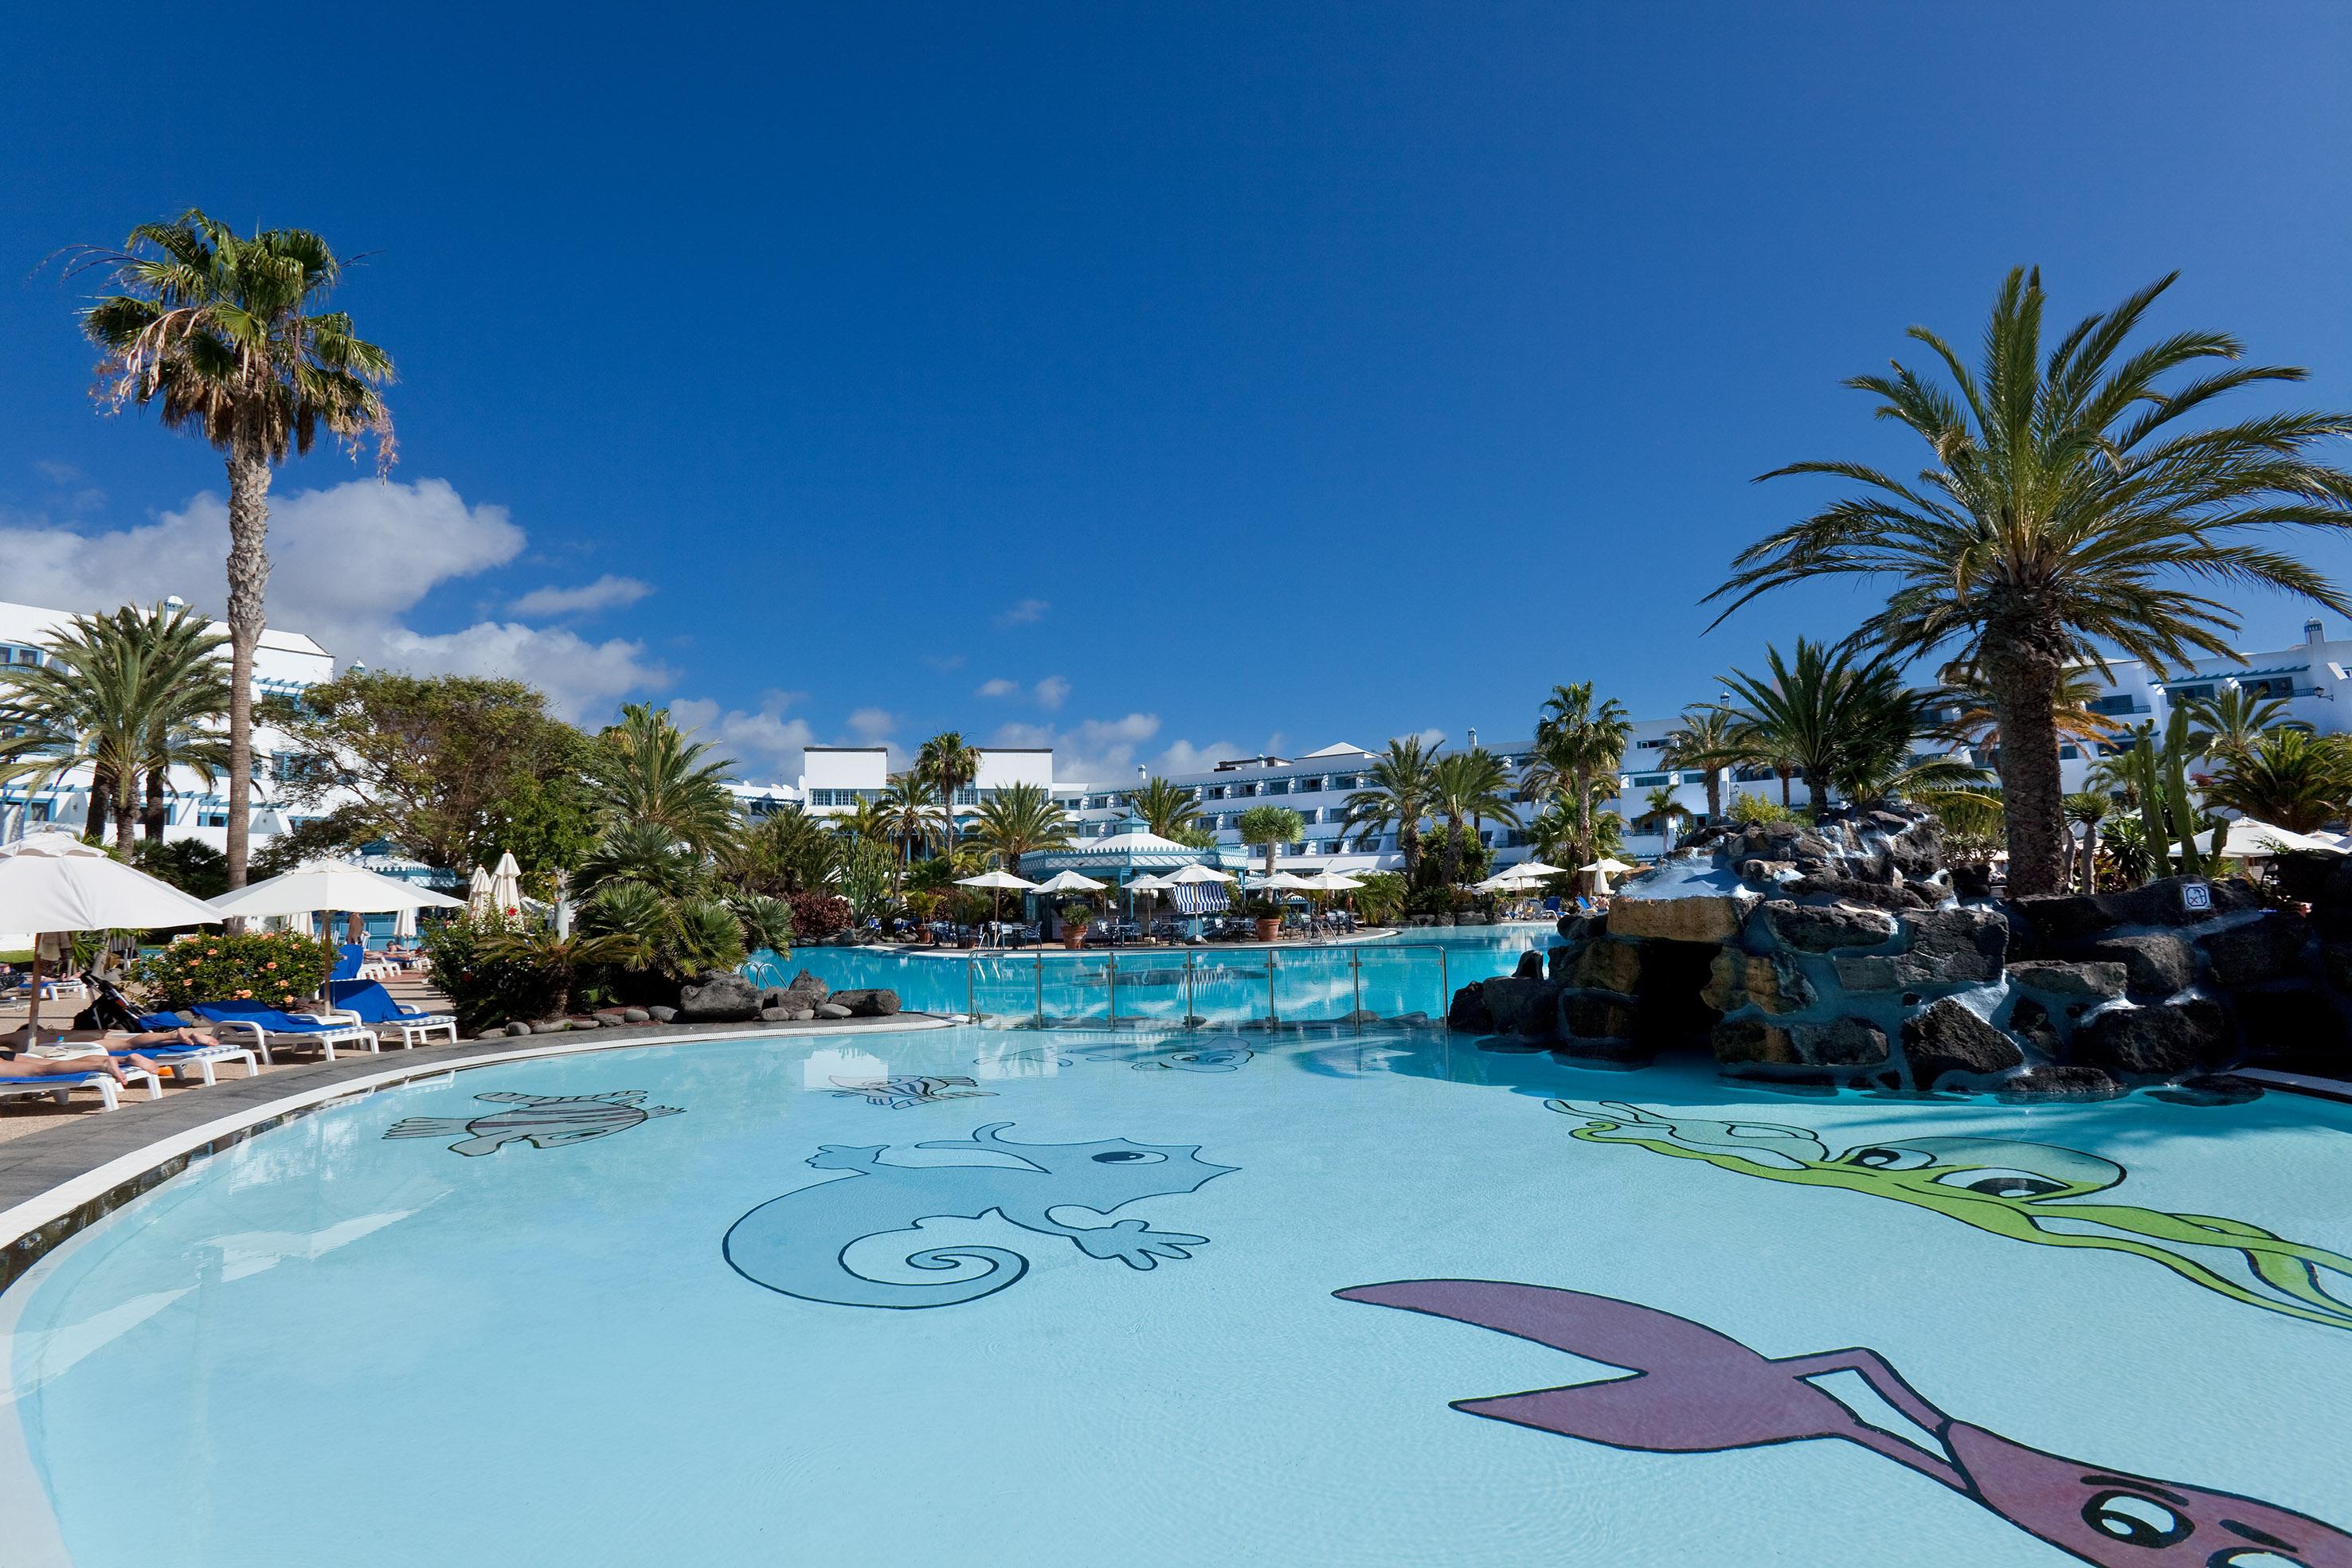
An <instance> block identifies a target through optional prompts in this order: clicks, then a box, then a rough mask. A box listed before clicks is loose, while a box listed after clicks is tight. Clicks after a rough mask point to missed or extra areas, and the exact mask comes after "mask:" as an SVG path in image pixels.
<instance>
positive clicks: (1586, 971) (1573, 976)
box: [1570, 937, 1642, 995]
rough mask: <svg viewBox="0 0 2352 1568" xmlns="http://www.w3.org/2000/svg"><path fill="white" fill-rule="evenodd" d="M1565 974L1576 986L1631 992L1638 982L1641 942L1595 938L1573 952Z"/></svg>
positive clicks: (1639, 980)
mask: <svg viewBox="0 0 2352 1568" xmlns="http://www.w3.org/2000/svg"><path fill="white" fill-rule="evenodd" d="M1570 981H1571V982H1572V983H1573V984H1576V985H1579V986H1589V987H1591V988H1594V989H1596V990H1603V991H1623V992H1625V993H1627V994H1628V995H1631V994H1632V992H1633V989H1634V988H1636V987H1637V986H1639V985H1640V984H1641V982H1642V945H1641V944H1640V943H1639V942H1630V941H1627V940H1625V939H1623V938H1622V937H1609V938H1604V939H1603V940H1601V941H1598V942H1595V943H1593V944H1592V945H1591V946H1588V947H1586V948H1585V949H1584V950H1583V951H1582V952H1581V953H1580V954H1579V955H1578V956H1577V960H1576V967H1575V968H1574V969H1573V970H1572V971H1571V972H1570Z"/></svg>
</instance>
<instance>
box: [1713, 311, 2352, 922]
mask: <svg viewBox="0 0 2352 1568" xmlns="http://www.w3.org/2000/svg"><path fill="white" fill-rule="evenodd" d="M2174 276H2178V275H2174ZM2172 281H2173V277H2164V278H2162V279H2159V280H2158V282H2156V283H2154V284H2151V285H2149V286H2148V287H2145V288H2142V289H2140V290H2139V291H2137V293H2135V294H2133V295H2131V296H2130V297H2129V298H2126V299H2125V300H2124V301H2123V302H2122V303H2121V304H2119V305H2117V306H2116V308H2114V309H2112V310H2108V311H2105V312H2102V313H2098V314H2095V315H2092V316H2089V317H2086V318H2084V319H2083V320H2082V321H2081V322H2080V323H2079V324H2077V325H2076V326H2075V327H2074V328H2073V329H2071V330H2069V331H2068V332H2066V334H2065V335H2064V336H2063V338H2061V339H2060V340H2059V341H2058V343H2057V345H2056V346H2055V347H2054V348H2052V349H2051V350H2049V351H2048V353H2047V354H2046V355H2045V354H2044V353H2043V351H2042V306H2043V296H2042V278H2041V274H2040V272H2039V271H2038V270H2037V271H2035V272H2033V273H2032V274H2031V275H2029V274H2028V273H2027V272H2026V271H2025V270H2024V269H2023V268H2018V269H2016V270H2013V271H2011V273H2010V275H2009V277H2008V280H2007V281H2006V282H2005V283H2004V284H2003V285H2002V286H2001V289H2000V295H1999V297H1998V298H1996V300H1995V302H1994V305H1993V310H1992V319H1991V323H1990V329H1989V330H1988V332H1987V334H1986V339H1985V348H1984V355H1983V361H1982V364H1981V368H1980V369H1979V370H1978V371H1970V370H1969V368H1968V366H1967V365H1966V364H1964V363H1963V362H1962V361H1961V359H1960V357H1959V355H1958V353H1957V352H1955V351H1954V350H1952V348H1951V347H1950V345H1948V343H1946V342H1945V341H1944V340H1943V339H1941V338H1939V337H1937V335H1936V334H1935V333H1933V332H1931V331H1929V330H1927V329H1926V328H1924V327H1914V328H1912V329H1911V331H1910V336H1911V337H1912V338H1913V339H1915V340H1917V341H1919V342H1920V343H1923V344H1925V345H1926V346H1927V350H1928V351H1929V352H1931V353H1933V354H1934V355H1935V356H1936V357H1937V360H1938V361H1940V362H1941V364H1942V366H1943V369H1944V371H1946V373H1947V374H1948V376H1949V378H1950V381H1951V386H1950V388H1946V387H1944V386H1942V385H1938V384H1936V383H1935V382H1933V381H1932V380H1928V379H1923V378H1922V377H1920V376H1919V375H1917V374H1916V373H1915V372H1914V371H1911V370H1909V369H1907V368H1905V367H1904V366H1901V365H1899V364H1898V365H1896V366H1895V369H1894V371H1893V372H1892V373H1890V374H1885V375H1868V376H1857V377H1855V378H1853V380H1852V381H1850V382H1847V383H1846V384H1847V385H1849V386H1852V387H1854V388H1856V389H1858V390H1860V391H1864V392H1870V393H1872V394H1873V395H1874V396H1875V397H1876V398H1877V399H1878V400H1879V408H1878V410H1877V413H1878V414H1879V417H1881V418H1885V419H1893V420H1895V421H1897V422H1899V423H1903V424H1906V425H1908V426H1909V427H1910V428H1911V429H1912V430H1914V431H1916V432H1917V433H1918V434H1919V435H1920V437H1921V438H1922V439H1923V440H1925V441H1926V442H1927V445H1928V448H1929V450H1930V452H1931V454H1932V458H1931V463H1932V466H1930V467H1929V468H1928V469H1927V471H1926V472H1925V473H1924V474H1922V475H1921V476H1919V477H1918V478H1917V479H1916V481H1913V482H1906V481H1904V480H1902V479H1899V478H1896V477H1895V476H1893V475H1890V474H1887V473H1885V472H1882V471H1881V470H1879V469H1877V468H1874V467H1872V466H1870V465H1867V464H1862V463H1852V462H1826V463H1822V462H1817V463H1798V464H1792V465H1790V466H1788V467H1785V468H1780V469H1776V470H1774V471H1773V473H1772V474H1768V475H1766V476H1765V477H1767V478H1772V477H1776V476H1780V475H1788V474H1820V475H1828V476H1832V477H1835V478H1840V479H1844V480H1849V481H1851V482H1853V484H1856V485H1858V486H1863V489H1862V491H1861V493H1859V494H1855V495H1853V496H1849V497H1845V498H1843V499H1841V500H1837V501H1833V502H1832V503H1831V504H1830V505H1829V506H1827V507H1823V508H1822V510H1820V511H1818V512H1816V513H1814V514H1813V515H1812V516H1811V517H1807V518H1805V519H1803V520H1802V521H1801V522H1797V523H1794V524H1791V525H1790V526H1789V527H1787V528H1782V529H1780V531H1778V532H1777V533H1774V534H1771V535H1769V536H1768V537H1767V538H1763V539H1760V540H1759V541H1758V542H1757V543H1756V544H1754V545H1751V546H1750V547H1748V549H1746V550H1744V551H1742V552H1741V553H1740V554H1739V555H1738V557H1737V558H1736V559H1735V560H1734V561H1733V563H1732V567H1733V570H1732V573H1731V576H1730V578H1729V579H1728V580H1727V581H1726V582H1725V583H1724V584H1723V586H1722V587H1720V588H1718V589H1717V590H1716V591H1715V592H1714V593H1712V594H1710V595H1708V597H1709V598H1710V599H1727V600H1728V601H1729V603H1728V605H1727V608H1726V609H1725V611H1724V614H1726V615H1728V614H1729V613H1731V612H1732V611H1734V610H1737V609H1738V607H1739V606H1741V605H1743V604H1745V603H1747V602H1748V601H1750V600H1752V599H1754V598H1755V597H1756V596H1757V595H1759V594H1761V593H1765V592H1768V591H1771V590H1772V589H1775V588H1779V587H1782V586H1784V585H1786V584H1790V583H1794V582H1799V581H1809V580H1815V579H1819V578H1821V577H1823V576H1826V575H1831V574H1858V575H1868V576H1880V575H1884V576H1888V577H1892V578H1893V579H1894V580H1895V589H1894V591H1893V592H1892V593H1891V594H1890V595H1889V597H1888V599H1887V602H1886V607H1885V610H1883V611H1881V612H1878V613H1877V614H1875V615H1873V616H1872V617H1870V618H1869V619H1868V620H1867V621H1865V622H1864V624H1863V625H1862V627H1861V628H1860V629H1859V630H1858V631H1857V632H1855V637H1856V638H1857V639H1859V640H1861V641H1863V642H1865V643H1871V644H1874V645H1875V646H1878V647H1881V648H1883V649H1885V650H1886V652H1887V653H1890V654H1891V655H1893V656H1895V657H1898V658H1902V657H1907V656H1909V655H1911V654H1914V653H1926V652H1928V651H1930V650H1932V649H1935V648H1937V647H1940V646H1947V645H1950V644H1954V643H1957V644H1958V650H1959V656H1960V657H1961V658H1962V659H1964V660H1968V661H1969V662H1972V663H1974V664H1978V665H1979V666H1980V667H1981V668H1982V670H1983V672H1984V676H1985V684H1986V686H1987V689H1988V695H1990V697H1991V699H1992V708H1993V712H1994V715H1995V716H1996V718H1997V720H1998V722H1999V724H2000V733H2001V738H2002V744H2001V747H2000V754H1999V757H1998V759H1997V760H1998V765H1999V768H2000V780H2001V795H2002V799H2003V800H2004V801H2005V802H2006V803H2007V813H2006V815H2007V831H2008V835H2009V853H2010V862H2009V879H2010V886H2011V889H2012V890H2013V891H2014V892H2016V893H2019V894H2034V893H2053V892H2056V891H2058V890H2059V888H2060V887H2061V886H2062V885H2063V882H2064V879H2065V873H2066V859H2067V849H2068V845H2067V837H2068V835H2067V833H2066V830H2065V811H2064V807H2063V786H2062V785H2061V783H2060V781H2059V776H2058V733H2057V729H2056V727H2055V725H2054V723H2053V715H2054V713H2055V711H2056V708H2057V706H2058V691H2059V683H2060V681H2061V679H2062V677H2063V675H2064V674H2065V672H2066V670H2067V667H2068V666H2069V665H2070V664H2076V663H2080V662H2084V661H2086V660H2090V659H2093V658H2095V657H2096V656H2097V652H2098V648H2099V647H2100V646H2101V645H2113V646H2114V647H2116V648H2120V649H2121V650H2122V651H2123V652H2124V653H2126V654H2128V655H2130V656H2131V657H2134V658H2137V659H2140V660H2143V661H2145V662H2146V663H2147V664H2148V665H2149V667H2151V668H2153V669H2158V670H2162V669H2166V668H2168V667H2171V666H2173V665H2175V664H2182V663H2185V662H2187V661H2188V660H2189V658H2191V657H2193V656H2194V655H2195V654H2196V653H2221V654H2226V653H2230V652H2231V649H2230V645H2229V643H2228V641H2227V635H2228V633H2230V632H2234V631H2236V630H2237V622H2236V621H2235V619H2234V618H2233V616H2232V615H2231V611H2230V609H2229V607H2228V606H2227V605H2226V604H2224V603H2223V602H2221V601H2219V600H2217V599H2213V598H2209V597H2207V596H2205V595H2203V594H2200V593H2196V592H2192V591H2189V585H2190V584H2212V585H2216V586H2220V587H2239V588H2276V589H2283V590H2284V591H2287V592H2289V593H2293V594H2296V595H2299V596H2300V597H2302V598H2305V599H2308V600H2311V601H2315V602H2317V603H2320V604H2324V605H2326V606H2327V607H2328V608H2330V609H2332V610H2335V611H2336V612H2339V613H2352V600H2347V598H2346V596H2345V595H2344V594H2343V593H2342V592H2340V591H2337V590H2336V588H2335V587H2333V586H2332V585H2331V584H2330V583H2329V582H2328V580H2326V577H2325V576H2323V575H2322V574H2321V573H2320V572H2319V570H2317V569H2315V568H2314V567H2312V566H2310V565H2308V564H2306V563H2305V562H2304V561H2301V560H2298V559H2295V558H2294V556H2291V555H2288V554H2286V553H2284V551H2281V550H2279V549H2274V548H2273V547H2271V546H2270V545H2269V544H2268V543H2266V542H2263V540H2262V539H2260V538H2250V537H2249V536H2250V535H2259V534H2261V533H2263V532H2265V531H2267V530H2268V529H2270V528H2277V527H2303V528H2344V527H2346V526H2347V525H2352V475H2347V474H2346V473H2345V472H2344V471H2343V470H2341V469H2339V468H2336V467H2333V466H2330V465H2327V464H2326V463H2324V462H2321V461H2318V460H2317V459H2315V457H2313V456H2311V455H2309V453H2310V452H2311V451H2312V450H2313V449H2314V448H2315V447H2317V446H2318V445H2320V444H2322V443H2324V442H2326V441H2328V440H2329V438H2331V437H2338V436H2343V435H2346V434H2352V414H2347V413H2271V414H2264V415H2261V416H2258V417H2256V418H2253V419H2250V420H2246V421H2244V422H2242V423H2237V424H2231V425H2223V426H2218V427H2209V428H2203V429H2191V428H2187V427H2186V426H2185V425H2183V424H2182V423H2180V422H2181V421H2182V420H2183V418H2184V416H2186V415H2189V414H2191V413H2196V412H2197V411H2199V410H2200V409H2202V408H2203V407H2204V405H2205V404H2206V403H2207V402H2210V401H2211V400H2212V399H2214V398H2216V397H2218V396H2220V395H2221V394H2222V393H2224V392H2231V391H2233V390H2235V389H2236V388H2239V387H2242V386H2247V385H2252V384H2255V383H2261V382H2295V381H2301V380H2303V379H2304V377H2305V372H2304V371H2301V370H2297V369H2293V368H2289V367H2283V366H2269V365H2236V364H2232V365H2229V366H2227V367H2226V368H2221V369H2214V370H2210V371H2208V370H2206V369H2205V368H2204V361H2212V360H2222V361H2234V360H2236V359H2237V358H2238V357H2239V355H2240V353H2241V351H2242V350H2241V349H2240V346H2239V344H2238V341H2237V340H2235V339H2233V338H2231V337H2229V336H2227V335H2225V334H2222V333H2218V332H2202V331H2191V332H2179V333H2175V334H2173V335H2171V336H2169V337H2167V338H2162V339H2159V340H2156V341H2153V342H2150V343H2147V344H2146V345H2145V346H2141V347H2137V348H2136V349H2133V350H2129V351H2128V352H2126V340H2128V339H2130V338H2131V336H2132V334H2133V332H2134V330H2135V329H2137V327H2138V326H2139V324H2140V321H2141V319H2142V318H2143V317H2144V316H2145V315H2146V314H2147V310H2148V308H2149V307H2150V306H2151V305H2153V304H2154V303H2155V302H2156V300H2157V298H2158V297H2159V296H2160V295H2162V294H2163V292H2164V291H2165V289H2166V288H2168V287H2170V286H2171V284H2172ZM2177 371H2188V372H2189V373H2188V375H2187V377H2186V379H2183V380H2180V381H2178V382H2171V383H2170V384H2167V383H2168V378H2169V377H2171V376H2172V375H2173V374H2174V372H2177ZM1719 621H1720V617H1718V622H1719Z"/></svg>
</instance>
